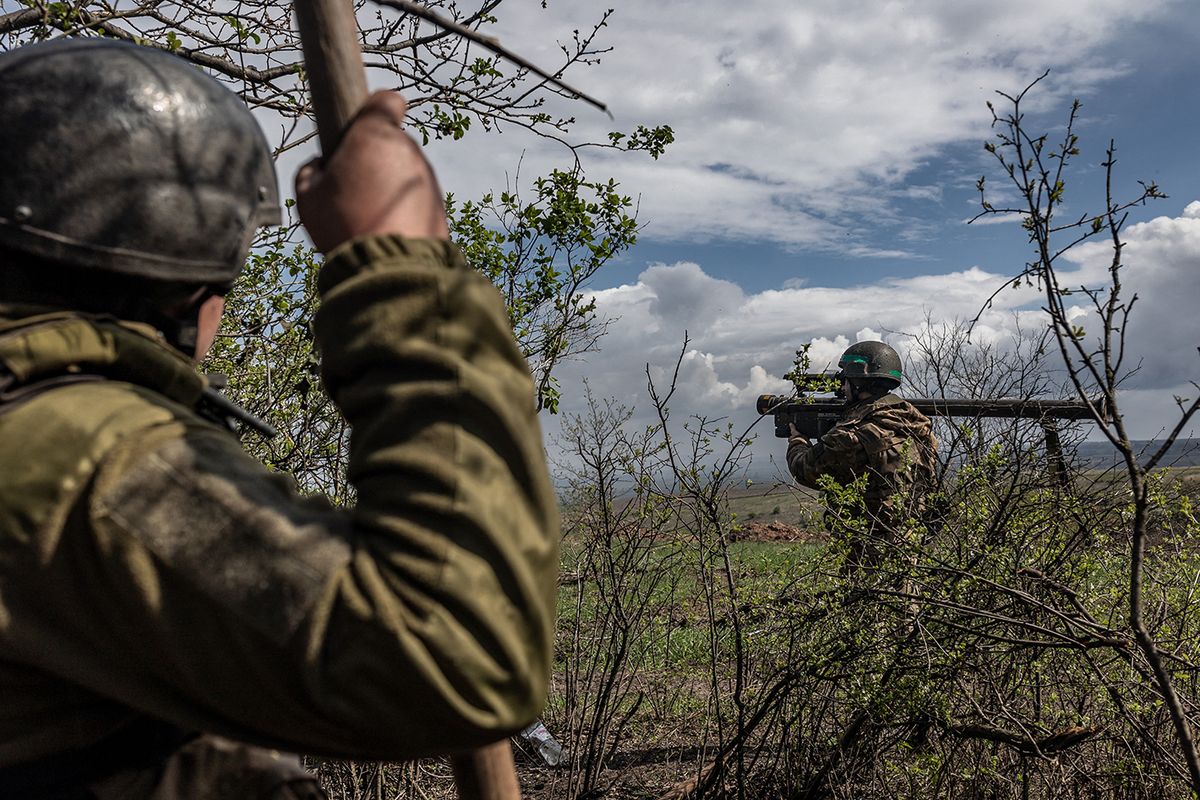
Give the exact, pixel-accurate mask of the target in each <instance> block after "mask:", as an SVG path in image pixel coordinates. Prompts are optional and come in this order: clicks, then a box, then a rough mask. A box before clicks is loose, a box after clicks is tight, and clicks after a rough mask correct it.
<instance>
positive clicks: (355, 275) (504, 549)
mask: <svg viewBox="0 0 1200 800" xmlns="http://www.w3.org/2000/svg"><path fill="white" fill-rule="evenodd" d="M320 288H321V292H322V297H323V305H322V308H321V310H320V312H319V314H318V316H317V319H316V334H317V340H318V343H319V345H320V347H321V349H322V353H323V362H322V363H323V376H324V379H325V382H326V385H327V387H328V389H329V392H330V395H331V397H332V398H333V400H334V401H335V402H336V403H337V404H338V406H339V408H340V409H341V410H342V411H343V413H344V414H345V416H346V418H347V420H348V421H349V422H350V424H351V425H352V429H353V435H352V441H351V448H350V464H349V476H350V479H351V480H352V481H353V483H354V485H355V487H356V489H357V494H358V502H357V505H356V506H355V507H354V508H353V509H350V510H348V511H340V510H334V509H331V508H329V507H328V506H327V505H326V504H323V503H320V502H312V501H306V500H303V499H301V498H299V497H297V495H296V494H295V492H294V491H293V489H292V488H291V486H290V485H289V483H288V482H287V481H285V480H283V479H281V478H280V477H278V476H275V475H272V474H271V473H269V472H268V471H267V470H265V469H264V468H263V467H262V466H261V465H259V464H257V463H256V462H254V461H253V459H251V458H250V457H248V456H247V455H245V454H244V453H242V452H241V451H240V449H239V448H238V447H237V445H236V442H234V441H233V440H232V439H230V438H229V437H227V436H223V435H222V434H221V433H220V432H218V431H216V430H214V429H211V428H208V427H205V426H203V425H201V424H200V423H199V422H198V421H197V423H196V424H194V425H187V426H183V427H182V428H181V427H180V426H179V425H169V426H161V427H160V428H158V429H155V431H153V432H152V433H151V434H149V435H147V436H144V437H142V438H141V439H140V440H139V441H137V442H133V443H130V444H128V445H126V446H124V447H122V448H119V449H118V450H117V451H116V452H115V453H114V455H113V456H112V457H110V458H109V459H108V460H107V461H106V463H105V464H103V465H102V468H101V470H100V472H99V477H98V480H97V484H96V487H97V488H96V491H95V493H94V495H93V501H92V508H91V517H92V523H91V524H92V525H93V527H94V528H95V530H96V536H97V537H98V541H100V542H101V544H100V547H101V549H102V550H103V551H105V552H106V553H107V557H106V558H105V560H104V563H105V564H106V565H107V569H109V570H110V574H109V575H108V576H107V581H106V583H107V584H108V585H110V586H111V587H114V588H110V589H108V590H107V591H108V592H109V593H110V596H112V597H114V602H115V601H117V600H119V601H120V605H121V610H120V611H119V612H117V611H111V612H106V613H109V614H111V620H110V625H109V629H108V630H107V631H105V632H104V635H103V636H101V635H96V636H90V637H88V640H89V643H88V644H86V645H80V646H78V647H77V648H76V649H77V650H81V648H87V649H89V650H91V649H93V648H94V651H93V652H90V653H89V655H88V657H87V659H85V661H86V666H81V667H80V668H79V669H78V670H77V677H78V678H79V679H81V680H84V681H89V682H90V683H88V684H86V685H90V686H94V687H95V688H96V689H97V691H100V692H102V693H103V694H105V695H106V696H110V697H114V698H116V699H119V700H121V701H122V702H125V703H127V704H129V705H131V706H133V707H135V708H138V709H140V710H142V711H144V712H147V713H150V714H153V715H155V716H158V717H161V718H164V719H167V720H170V721H172V722H175V723H177V724H181V725H186V726H191V727H195V728H199V729H203V730H206V731H210V732H213V733H218V734H222V735H225V736H229V737H231V738H236V739H241V740H246V741H251V742H255V743H259V744H266V745H272V746H281V747H286V748H289V749H295V750H300V751H307V752H322V753H329V754H341V755H351V756H355V757H359V758H371V759H403V758H411V757H415V756H420V755H424V754H430V753H435V752H439V751H440V752H445V751H446V750H448V749H461V748H467V747H471V746H475V745H478V744H482V743H485V742H488V741H494V740H496V739H498V738H501V737H503V736H504V735H507V734H510V733H512V732H514V731H515V730H517V729H519V728H520V727H522V726H523V725H525V724H527V723H528V722H529V721H530V720H531V719H532V718H533V717H534V716H535V715H536V714H537V713H538V712H539V710H540V708H541V705H542V703H543V702H544V699H545V692H546V688H547V684H548V681H549V671H550V658H551V652H552V646H553V633H554V608H555V600H556V591H557V589H556V581H555V571H556V569H557V561H558V559H557V543H558V537H559V529H558V518H557V510H556V505H555V499H554V494H553V490H552V486H551V483H550V479H549V475H548V473H547V470H546V465H545V458H544V453H543V449H542V440H541V434H540V431H539V426H538V421H537V417H536V413H535V408H534V396H533V386H532V382H531V380H530V377H529V373H528V368H527V366H526V365H525V362H524V359H523V358H522V356H521V353H520V351H519V349H518V348H517V346H516V343H515V342H514V341H513V338H512V334H511V331H510V329H509V324H508V319H507V316H506V313H505V309H504V306H503V303H502V302H501V299H500V297H499V296H498V294H497V292H496V291H495V289H494V287H492V285H491V284H490V283H488V281H487V280H486V279H484V278H482V277H481V276H480V275H479V274H477V273H476V272H474V271H473V270H471V269H470V268H468V267H467V266H466V265H465V264H464V263H463V261H462V259H461V256H459V255H458V253H457V250H455V249H454V248H452V247H450V246H449V245H444V244H442V243H438V242H432V241H407V240H402V239H399V238H390V237H389V238H375V239H366V240H361V241H358V242H354V243H352V244H350V245H348V246H345V247H343V248H342V249H340V250H339V251H337V252H336V253H335V254H334V255H333V256H332V257H331V258H330V259H329V261H328V263H327V264H326V265H325V267H324V268H323V270H322V272H321V275H320ZM131 654H132V657H131ZM101 676H102V677H101ZM97 682H103V683H104V685H103V686H97V685H96V683H97Z"/></svg>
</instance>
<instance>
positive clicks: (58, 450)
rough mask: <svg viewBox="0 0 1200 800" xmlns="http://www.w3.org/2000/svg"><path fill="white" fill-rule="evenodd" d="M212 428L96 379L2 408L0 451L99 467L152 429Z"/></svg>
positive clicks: (143, 393)
mask: <svg viewBox="0 0 1200 800" xmlns="http://www.w3.org/2000/svg"><path fill="white" fill-rule="evenodd" d="M164 425H177V426H178V427H179V430H180V432H181V433H182V431H183V430H184V429H185V428H188V427H192V426H210V425H211V423H209V422H207V421H205V420H204V419H203V418H201V417H200V416H199V415H198V414H197V413H196V411H195V410H194V409H192V408H189V407H187V406H185V405H182V404H180V403H178V402H175V401H173V400H171V399H170V398H168V397H165V396H163V395H161V394H159V393H158V392H155V391H152V390H150V389H147V388H145V387H142V386H138V385H136V384H132V383H125V382H123V381H114V380H94V381H81V382H79V383H75V384H70V385H66V386H60V387H56V388H54V389H50V390H48V391H43V392H39V393H37V394H36V395H34V396H32V397H29V398H28V399H25V400H23V401H20V402H16V403H13V404H11V406H10V407H5V406H3V405H0V446H2V447H3V448H4V449H5V450H6V451H8V452H23V453H25V454H26V455H27V456H28V457H29V458H37V459H42V460H48V461H57V460H60V459H61V458H64V457H65V458H74V459H86V460H87V461H91V462H93V463H94V462H95V461H96V460H97V459H99V458H101V457H102V456H103V454H104V452H105V451H107V450H108V449H109V448H111V447H112V446H114V445H115V444H117V443H118V442H120V441H122V440H123V439H125V438H127V437H129V436H131V435H135V434H137V433H138V432H139V431H145V430H148V429H151V428H158V427H161V426H164Z"/></svg>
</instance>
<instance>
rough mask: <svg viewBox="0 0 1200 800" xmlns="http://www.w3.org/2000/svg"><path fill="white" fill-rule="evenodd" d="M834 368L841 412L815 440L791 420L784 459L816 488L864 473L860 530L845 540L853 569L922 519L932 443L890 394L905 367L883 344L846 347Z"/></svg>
mask: <svg viewBox="0 0 1200 800" xmlns="http://www.w3.org/2000/svg"><path fill="white" fill-rule="evenodd" d="M838 369H839V372H838V373H837V376H836V377H838V378H840V380H841V381H842V393H843V394H844V396H845V398H846V406H845V410H844V411H843V412H842V414H841V417H840V419H839V420H838V422H837V424H836V425H834V427H833V428H832V429H830V430H829V431H828V432H827V433H826V434H825V435H824V436H822V437H821V438H820V439H819V440H818V441H817V442H816V443H815V444H814V443H812V442H811V441H809V439H807V438H805V437H804V436H803V435H801V433H800V431H798V430H797V429H796V426H795V425H791V426H790V436H789V438H788V448H787V463H788V468H789V470H790V471H791V473H792V476H793V477H794V478H795V479H796V481H797V482H799V483H801V484H803V485H804V486H808V487H810V488H814V489H816V488H820V484H819V479H820V478H821V477H822V476H829V477H830V478H832V479H833V480H835V481H837V482H838V483H839V484H843V485H846V484H850V483H853V482H854V481H855V480H857V479H859V478H860V477H862V476H864V475H865V476H866V490H865V493H864V497H863V500H864V506H865V510H866V519H865V520H863V521H862V522H863V525H864V530H863V531H862V532H861V533H860V534H857V535H856V536H855V537H854V539H853V540H852V542H851V550H850V557H849V563H848V569H849V570H850V571H851V572H853V571H856V570H857V569H859V568H860V567H863V566H867V567H870V566H875V565H877V564H878V563H879V560H880V558H881V550H880V547H879V543H881V542H895V541H897V537H898V536H899V535H900V532H901V530H902V528H903V525H904V521H905V519H911V518H914V517H919V516H920V513H921V511H922V510H923V508H924V499H925V495H926V494H927V493H928V492H929V490H930V489H931V488H932V486H933V484H934V480H935V475H936V457H937V440H936V438H935V437H934V435H933V429H932V426H931V424H930V422H929V418H928V417H926V416H925V415H924V414H922V413H921V412H920V411H918V410H917V409H916V408H914V407H913V406H912V404H910V403H908V402H907V401H905V400H903V399H901V398H900V397H897V396H896V395H895V394H892V390H893V389H895V388H896V387H898V386H899V385H900V383H901V381H902V379H903V367H902V364H901V361H900V356H899V354H897V353H896V351H895V350H893V349H892V348H891V347H889V346H888V345H887V344H885V343H883V342H859V343H857V344H854V345H851V346H850V347H849V348H847V349H846V352H845V353H843V354H842V357H841V359H840V360H839V361H838Z"/></svg>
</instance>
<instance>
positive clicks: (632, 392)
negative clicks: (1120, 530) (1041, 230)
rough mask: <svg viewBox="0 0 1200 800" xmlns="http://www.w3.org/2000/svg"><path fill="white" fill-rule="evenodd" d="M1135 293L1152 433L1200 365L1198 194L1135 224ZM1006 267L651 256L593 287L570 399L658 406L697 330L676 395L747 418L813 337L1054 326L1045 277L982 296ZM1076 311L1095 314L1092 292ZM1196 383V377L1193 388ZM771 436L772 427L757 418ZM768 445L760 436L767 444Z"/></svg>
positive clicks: (1131, 241)
mask: <svg viewBox="0 0 1200 800" xmlns="http://www.w3.org/2000/svg"><path fill="white" fill-rule="evenodd" d="M1125 239H1126V242H1127V244H1126V247H1125V250H1124V259H1125V263H1126V264H1127V267H1126V273H1127V276H1126V287H1125V291H1126V296H1127V297H1130V296H1132V295H1133V293H1135V292H1136V293H1137V295H1138V297H1139V300H1138V301H1137V304H1136V305H1135V306H1134V313H1133V314H1132V316H1131V324H1130V328H1129V341H1130V349H1131V354H1132V355H1131V359H1130V361H1129V362H1128V364H1129V365H1133V364H1136V363H1138V362H1139V361H1140V363H1141V365H1142V366H1141V369H1140V371H1139V372H1138V373H1137V374H1136V375H1135V376H1134V377H1133V378H1132V379H1131V380H1130V382H1129V384H1128V387H1129V388H1130V389H1131V390H1132V391H1130V392H1129V394H1128V397H1129V412H1130V413H1129V416H1128V418H1129V423H1130V429H1131V431H1132V432H1133V435H1134V436H1135V437H1145V438H1148V437H1153V436H1154V435H1156V434H1158V433H1159V432H1160V431H1161V430H1162V429H1163V428H1165V427H1168V426H1169V425H1170V424H1172V420H1173V418H1174V417H1173V414H1174V412H1175V404H1174V401H1173V400H1172V395H1174V394H1187V392H1188V391H1191V392H1192V393H1193V394H1194V393H1195V390H1194V388H1187V387H1186V386H1185V388H1180V384H1183V383H1184V382H1185V381H1187V380H1192V379H1197V378H1200V357H1198V355H1197V351H1196V348H1197V345H1200V315H1197V314H1196V313H1195V302H1196V298H1198V297H1200V202H1196V203H1192V204H1190V205H1189V206H1188V207H1187V209H1186V210H1185V211H1184V212H1183V214H1182V215H1181V216H1179V217H1174V218H1171V217H1159V218H1156V219H1153V220H1150V221H1149V222H1145V223H1142V224H1139V225H1134V226H1131V227H1130V228H1129V229H1128V230H1127V231H1126V232H1125ZM1109 255H1110V251H1108V250H1107V249H1106V248H1105V247H1104V246H1103V245H1099V244H1097V245H1088V246H1086V247H1081V248H1079V249H1078V250H1076V251H1072V261H1073V262H1074V264H1075V268H1074V269H1073V270H1069V271H1066V272H1063V273H1062V278H1063V281H1064V283H1065V284H1066V285H1072V284H1073V283H1084V282H1087V283H1094V282H1095V281H1096V280H1098V279H1099V278H1102V277H1103V276H1104V275H1105V270H1106V267H1107V264H1108V258H1109ZM1005 282H1006V279H1005V277H1004V276H1002V275H997V274H991V273H988V272H985V271H984V270H981V269H979V268H977V267H971V268H969V269H965V270H960V271H957V272H951V273H946V274H941V275H932V274H931V275H919V276H915V277H910V278H900V279H892V280H888V281H884V282H881V283H879V284H875V285H870V286H856V287H845V288H832V287H823V286H813V285H803V286H791V287H788V288H781V289H772V290H767V291H763V292H759V293H756V294H747V293H745V292H743V291H742V290H741V289H739V288H738V287H737V286H736V285H734V284H732V283H729V282H727V281H722V280H718V279H715V278H713V277H711V276H709V275H707V274H706V273H705V272H704V270H703V269H702V267H701V266H700V265H697V264H695V263H689V262H681V263H677V264H671V265H665V264H655V265H653V266H650V267H648V268H647V269H646V270H645V271H644V272H643V273H642V275H641V277H640V279H639V281H638V282H637V283H636V284H631V285H625V286H620V287H617V288H614V289H607V290H604V291H600V292H597V293H596V295H595V296H596V301H597V307H598V309H599V312H600V313H601V314H603V315H605V316H607V317H609V318H611V319H614V320H618V322H617V323H616V324H614V325H613V326H612V328H611V332H610V333H609V334H608V335H607V336H606V337H605V338H604V339H603V340H602V343H601V344H602V350H601V351H600V352H598V353H593V354H590V355H588V356H587V358H586V361H585V362H583V363H577V364H570V365H567V366H566V367H565V368H564V369H563V371H562V373H561V374H560V377H561V380H562V384H563V387H564V394H565V395H566V401H565V402H564V409H565V411H566V412H567V413H569V412H570V411H571V410H572V409H573V408H577V407H578V406H577V404H578V402H579V399H580V398H579V394H580V392H581V389H580V388H579V387H580V385H581V380H582V379H583V378H584V377H587V379H588V381H589V384H590V386H591V389H592V391H593V393H595V394H596V395H598V396H600V397H609V396H611V397H615V398H618V399H620V400H621V401H622V402H624V403H625V404H626V405H630V406H636V407H637V408H638V411H639V414H640V415H642V416H641V417H640V418H641V419H642V420H643V421H646V420H648V419H649V416H648V414H649V412H650V408H649V399H648V395H647V393H646V391H645V386H646V373H645V371H644V365H646V364H649V365H650V367H651V369H650V372H651V376H652V377H653V379H654V380H655V381H656V382H657V383H658V385H659V386H660V387H663V385H664V383H665V382H666V381H668V380H669V378H670V374H671V371H672V369H673V368H674V365H675V362H676V359H677V358H678V357H679V354H680V351H681V349H682V348H683V343H684V333H685V331H686V333H687V336H688V343H687V349H686V352H684V355H683V362H682V365H681V368H680V371H679V385H678V390H677V392H676V395H675V404H674V405H675V408H674V415H675V417H674V418H675V419H681V418H682V417H684V416H686V415H688V414H702V415H704V416H707V417H709V418H717V417H727V418H730V419H734V420H738V421H739V424H743V423H744V424H747V425H748V424H749V423H750V422H751V421H753V419H754V416H755V415H754V411H753V408H754V403H753V401H754V398H755V397H756V396H757V395H758V394H761V393H768V392H781V391H785V390H787V388H788V385H787V383H786V382H785V381H783V379H782V378H781V377H780V376H782V375H783V373H784V372H786V371H787V370H788V369H790V367H791V362H792V358H793V355H794V351H795V350H796V348H797V347H799V346H800V345H802V344H804V343H807V342H811V343H812V347H811V349H810V355H811V358H812V366H813V368H814V369H816V370H820V369H823V368H826V367H829V366H832V365H834V364H836V363H837V359H838V357H839V356H840V355H841V353H842V351H843V350H844V349H845V348H846V347H847V346H848V345H849V344H850V343H852V342H854V341H861V340H865V339H877V338H883V339H885V340H890V341H891V342H892V343H893V344H895V345H897V346H898V347H899V348H900V349H901V350H902V352H903V350H904V348H905V342H906V337H905V336H903V335H902V334H903V333H915V332H918V331H920V330H922V329H923V327H924V326H925V324H926V320H927V316H928V318H931V319H933V320H951V319H970V318H972V317H974V316H975V315H976V314H977V313H979V322H978V324H977V325H976V327H975V329H974V334H973V339H974V340H975V341H977V342H979V343H981V344H992V343H999V342H1003V341H1005V340H1006V339H1008V338H1009V337H1011V336H1012V334H1013V333H1014V331H1015V330H1016V328H1017V327H1018V325H1019V326H1020V327H1021V328H1023V329H1025V330H1027V331H1028V330H1036V329H1038V328H1042V327H1044V326H1045V324H1046V322H1045V319H1044V318H1043V317H1042V314H1041V312H1040V311H1038V310H1037V307H1038V305H1039V299H1040V294H1039V291H1038V289H1037V288H1036V287H1027V286H1022V287H1021V288H1019V289H1012V288H1005V289H1003V290H1002V291H1001V292H1000V293H999V294H998V295H997V296H996V297H995V300H994V301H993V304H992V306H991V308H989V309H987V310H985V311H983V312H982V313H980V309H981V307H982V305H983V303H984V302H985V300H986V299H987V298H988V297H989V296H991V295H992V294H993V293H994V292H995V290H996V289H997V288H998V287H1001V286H1003V285H1004V284H1005ZM1071 316H1072V319H1073V320H1078V321H1080V322H1083V323H1084V324H1087V322H1088V321H1089V320H1091V321H1093V322H1094V317H1095V313H1094V312H1088V311H1087V310H1086V309H1085V308H1083V307H1082V306H1080V307H1078V308H1077V309H1075V310H1073V311H1072V312H1071ZM1185 389H1186V390H1185ZM760 433H762V434H763V437H764V438H766V439H769V438H770V431H769V430H768V429H767V428H766V426H761V430H760ZM771 447H772V445H762V446H760V447H759V452H760V454H765V453H766V452H769V451H770V448H771Z"/></svg>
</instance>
